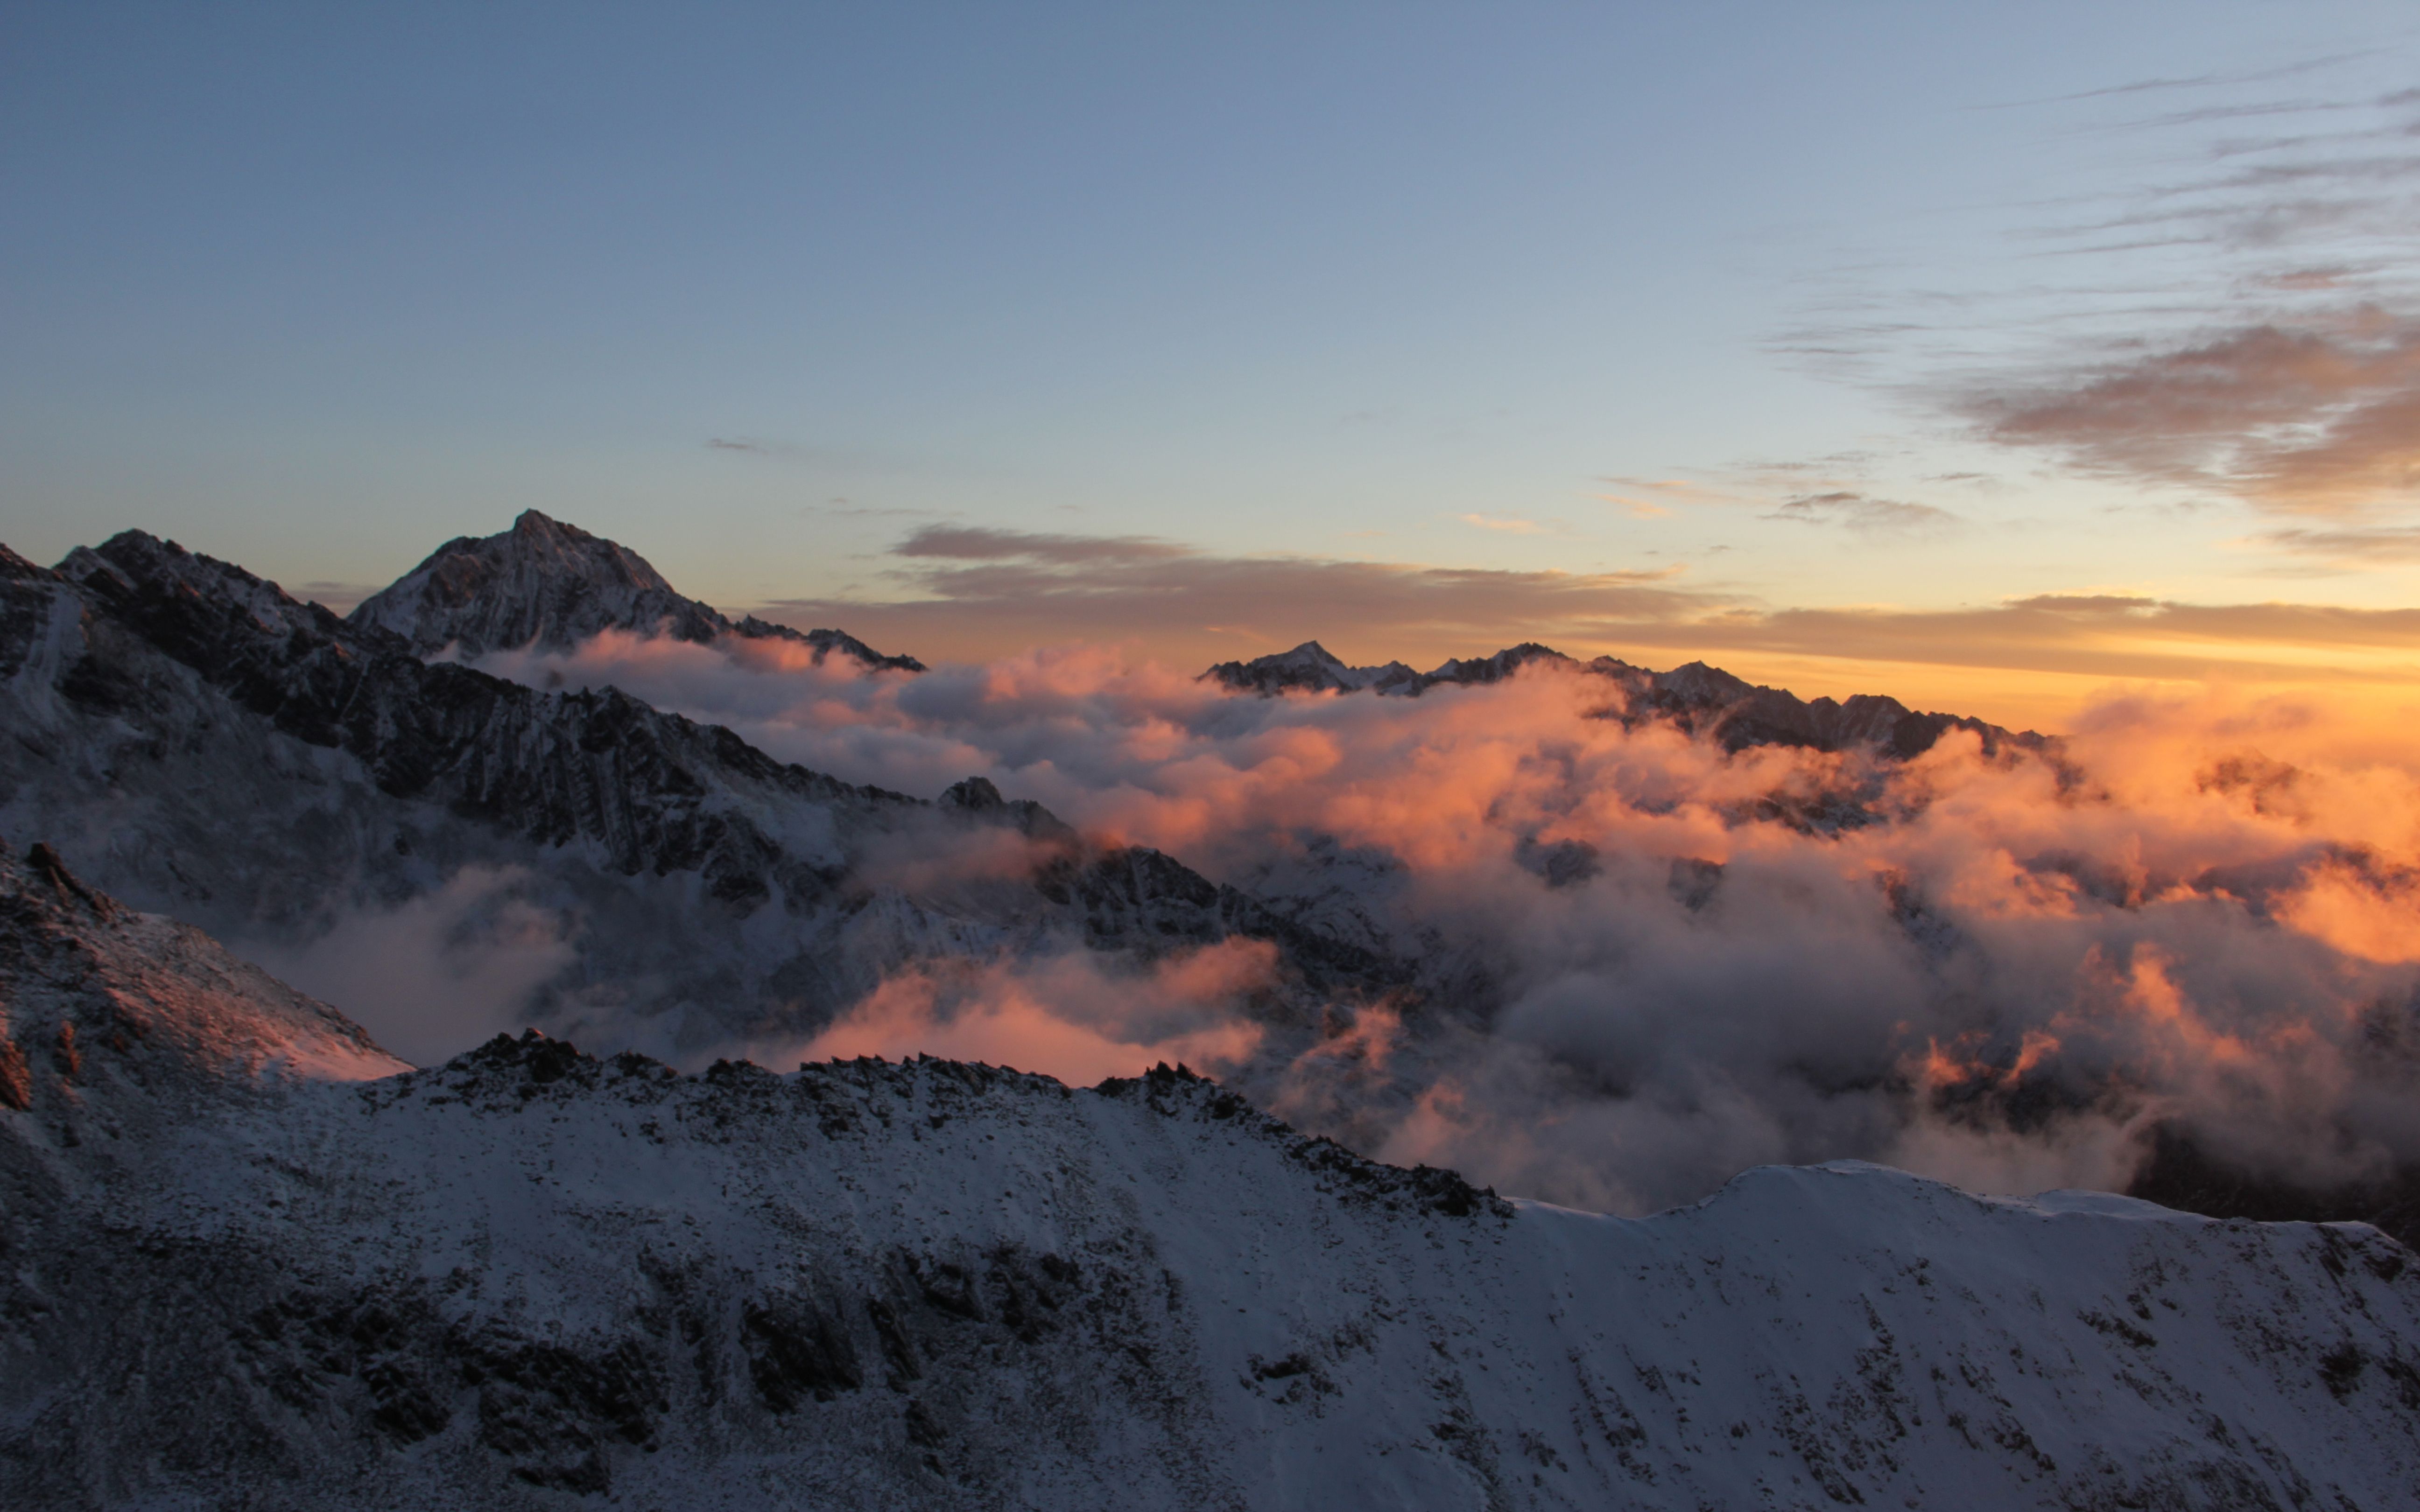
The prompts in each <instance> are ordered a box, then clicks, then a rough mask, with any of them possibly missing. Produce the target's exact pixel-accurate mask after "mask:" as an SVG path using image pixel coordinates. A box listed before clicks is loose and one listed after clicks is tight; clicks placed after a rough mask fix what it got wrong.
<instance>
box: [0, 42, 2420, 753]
mask: <svg viewBox="0 0 2420 1512" xmlns="http://www.w3.org/2000/svg"><path fill="white" fill-rule="evenodd" d="M0 206H5V207H6V208H5V212H0V227H5V235H0V541H5V542H6V544H7V545H8V546H9V547H11V548H15V549H17V550H18V551H20V552H22V553H23V554H25V555H28V556H31V557H34V558H36V559H37V560H40V561H45V562H47V561H53V560H55V559H56V558H57V557H58V556H60V555H61V554H63V553H64V552H65V551H66V550H68V549H69V548H70V547H72V546H75V545H77V544H80V543H90V542H93V541H97V540H99V539H100V538H101V537H103V536H105V535H107V534H109V533H112V532H116V531H117V530H119V529H123V528H128V527H141V528H144V529H147V530H151V531H154V532H160V533H163V534H166V535H170V536H173V537H175V538H177V539H178V540H180V541H182V542H183V543H184V544H186V545H187V546H190V547H192V548H195V549H198V550H203V551H208V552H209V553H211V554H213V555H216V556H220V557H224V558H227V559H230V560H233V561H236V562H239V563H243V564H244V565H246V566H249V567H251V568H252V569H253V570H255V571H257V572H260V573H263V574H265V575H267V576H270V577H272V578H275V579H278V580H280V581H281V582H283V583H284V584H285V585H286V586H287V588H288V589H289V590H292V591H295V592H297V593H300V594H305V595H307V596H318V597H320V598H322V599H324V600H326V601H328V602H330V603H331V604H335V605H338V606H339V607H342V606H345V605H349V602H350V601H351V600H352V599H353V598H355V597H358V596H359V595H360V594H363V593H365V592H366V591H367V590H368V589H369V588H371V587H375V586H377V585H379V584H382V583H383V582H385V581H387V580H388V579H392V578H394V577H395V576H396V575H398V574H399V573H401V572H403V571H404V570H406V569H408V568H409V567H410V566H411V565H412V564H413V563H415V562H416V561H418V560H419V559H420V558H421V557H422V556H423V555H425V554H427V551H429V550H430V549H432V548H434V547H435V546H437V545H438V544H439V543H440V542H441V541H442V540H444V539H445V538H447V537H450V536H453V535H457V534H489V533H492V532H496V531H499V530H502V529H504V527H505V526H506V525H507V524H509V522H510V520H511V519H512V517H513V516H514V515H515V514H516V513H518V512H519V511H520V510H521V509H524V508H532V507H535V508H538V509H541V510H544V511H546V512H547V513H549V514H551V515H554V516H556V517H560V518H564V519H567V520H570V521H573V522H575V523H578V524H580V525H582V526H583V527H585V528H587V529H589V530H592V531H596V532H599V533H602V534H606V535H610V536H613V537H614V538H615V539H618V540H621V541H623V542H624V543H626V544H628V545H629V546H631V547H633V548H636V549H638V550H639V551H641V552H642V553H644V555H646V556H647V557H648V558H649V559H650V560H652V561H653V562H654V563H656V565H657V566H658V567H659V568H660V569H662V570H663V572H664V573H665V574H666V575H667V576H668V577H669V578H670V579H672V580H673V581H674V583H675V584H676V585H677V586H679V587H680V588H681V589H682V590H683V591H685V592H687V593H690V594H695V595H697V596H699V597H703V598H706V599H707V600H709V601H711V602H714V603H716V604H718V605H720V606H721V607H723V608H724V609H732V610H735V611H736V610H741V609H761V610H763V611H765V612H767V613H768V614H771V615H772V616H773V617H776V618H783V619H787V620H790V621H792V622H794V623H799V624H813V625H833V624H837V625H842V626H844V627H845V628H847V629H849V630H851V631H853V632H855V633H856V634H858V635H860V636H862V637H864V638H865V639H867V640H871V641H873V642H875V643H876V644H877V645H879V646H880V647H882V648H883V649H885V650H889V651H907V652H911V653H914V654H916V655H918V656H924V657H926V658H927V659H934V660H938V659H943V658H951V659H980V658H984V657H987V656H992V655H995V654H1000V653H1004V652H1008V651H1012V650H1017V649H1022V648H1026V647H1030V646H1032V645H1035V644H1040V643H1048V642H1058V641H1067V640H1101V641H1109V642H1117V643H1123V644H1125V645H1126V646H1128V647H1130V648H1131V650H1132V652H1133V654H1134V655H1136V656H1154V657H1157V658H1160V659H1162V660H1164V661H1166V662H1168V663H1169V664H1170V665H1171V666H1182V667H1185V668H1187V669H1188V670H1189V669H1191V668H1192V667H1195V666H1197V665H1199V664H1202V663H1204V662H1207V661H1210V660H1214V659H1223V658H1226V657H1230V656H1252V655H1257V654H1259V653H1262V652H1265V651H1271V650H1280V649H1283V648H1284V647H1286V646H1290V645H1292V644H1294V643H1295V642H1296V641H1298V640H1304V639H1306V638H1310V637H1314V636H1315V637H1317V638H1319V639H1320V640H1323V641H1324V642H1325V643H1326V644H1327V645H1328V646H1329V647H1330V648H1331V649H1333V650H1335V651H1337V652H1338V653H1339V654H1341V655H1343V656H1346V657H1348V658H1350V659H1354V660H1385V659H1388V658H1389V657H1401V658H1402V659H1404V660H1406V661H1411V662H1415V663H1419V664H1422V665H1426V664H1428V663H1432V662H1435V661H1436V660H1438V659H1441V658H1443V657H1444V656H1450V655H1468V654H1473V653H1484V652H1488V651H1492V650H1495V649H1496V648H1497V647H1498V646H1500V645H1503V644H1506V643H1509V642H1511V641H1515V640H1544V641H1547V642H1549V643H1551V644H1554V645H1556V646H1558V647H1559V648H1561V649H1563V650H1565V651H1569V652H1572V653H1575V654H1577V655H1581V656H1590V655H1595V654H1598V653H1601V652H1610V653H1613V654H1615V655H1619V656H1626V657H1628V658H1630V659H1633V660H1637V661H1642V662H1645V663H1647V664H1649V665H1652V666H1658V667H1661V666H1668V665H1671V664H1673V663H1676V662H1680V661H1684V660H1687V659H1689V658H1691V657H1694V656H1704V657H1706V658H1708V659H1711V660H1714V661H1717V662H1719V663H1721V664H1723V665H1726V666H1728V667H1730V668H1731V669H1732V670H1734V671H1740V672H1742V673H1744V674H1745V675H1749V676H1751V677H1755V678H1758V679H1760V680H1764V681H1772V682H1778V683H1784V684H1787V685H1789V686H1792V687H1795V688H1797V689H1798V690H1799V691H1801V692H1802V693H1808V694H1812V693H1818V692H1828V693H1836V694H1838V693H1847V692H1851V691H1855V690H1860V689H1864V690H1870V691H1888V692H1893V693H1897V694H1899V695H1900V697H1902V698H1905V699H1907V700H1908V701H1909V702H1917V703H1921V704H1926V705H1929V706H1936V707H1950V708H1956V709H1959V710H1961V711H1963V712H1974V713H1979V714H1984V715H1987V716H1990V717H2000V718H2006V719H2010V720H2015V721H2020V722H2032V723H2038V724H2042V725H2046V726H2054V725H2057V724H2059V723H2060V722H2061V721H2062V720H2063V719H2065V718H2066V717H2068V716H2070V715H2071V714H2072V713H2073V711H2074V710H2075V709H2076V707H2077V706H2078V705H2079V702H2080V701H2083V700H2085V699H2087V698H2089V697H2091V696H2094V695H2095V694H2096V693H2105V692H2106V691H2107V690H2108V689H2109V688H2111V687H2113V686H2119V687H2128V686H2136V685H2140V684H2144V683H2146V682H2165V683H2169V684H2175V683H2179V682H2182V681H2189V680H2194V679H2203V678H2211V679H2216V680H2218V681H2221V682H2223V683H2226V684H2228V685H2230V686H2232V687H2236V688H2238V689H2239V690H2242V691H2244V692H2248V693H2251V694H2256V695H2257V694H2263V693H2281V694H2289V695H2291V696H2298V697H2311V698H2319V699H2325V700H2330V701H2335V702H2338V703H2341V704H2348V705H2359V706H2362V707H2365V708H2367V709H2370V710H2372V711H2374V713H2375V715H2376V716H2377V717H2378V718H2379V719H2381V721H2388V722H2389V723H2390V724H2391V722H2392V721H2395V720H2397V719H2400V718H2403V717H2411V716H2413V715H2414V714H2420V607H2414V606H2420V276H2415V274H2420V257H2415V253H2420V18H2415V16H2414V13H2413V11H2412V8H2411V7H2410V6H2409V4H2408V0H2407V3H2405V4H2386V3H2336V0H2299V3H2295V4H2290V5H2289V4H2214V3H2195V4H2181V3H2178V4H2110V3H2106V0H2103V3H2098V4H2088V5H2087V4H2063V3H2062V4H2047V3H2046V4H2023V5H2006V6H1992V7H1978V6H1943V5H1938V4H1933V5H1916V4H1904V5H1892V4H1858V5H1846V4H1841V5H1813V4H1804V3H1766V4H1723V5H1705V6H1662V5H1658V6H1648V5H1577V4H1551V5H1548V4H1537V5H1519V4H1515V5H1488V6H1483V7H1482V6H1477V5H1467V6H1447V5H1437V4H1408V5H1406V4H1390V5H1353V4H1324V5H1315V6H1303V5H1284V6H1276V5H1268V6H1263V5H1255V4H1244V3H1234V0H1229V3H1222V4H1219V5H1216V6H1194V7H1181V8H1180V7H1174V6H1164V5H1132V4H1122V5H1106V4H1105V5H1069V4H1053V5H1043V4H1035V5H1023V6H1014V7H1004V6H977V5H917V4H902V5H886V6H880V7H861V8H841V7H792V6H778V7H777V6H764V7H744V6H705V7H683V8H668V7H652V8H641V7H613V6H590V5H580V6H570V5H554V6H542V5H527V6H515V7H508V8H494V7H487V6H464V7H446V6H439V5H416V6H412V7H408V8H388V9H383V10H373V9H372V8H337V7H329V6H323V5H306V6H292V7H275V6H259V5H239V6H211V7H195V6H160V7H147V6H125V5H116V4H93V3H83V4H75V5H54V4H35V3H18V4H11V5H8V6H7V7H5V8H0Z"/></svg>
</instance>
